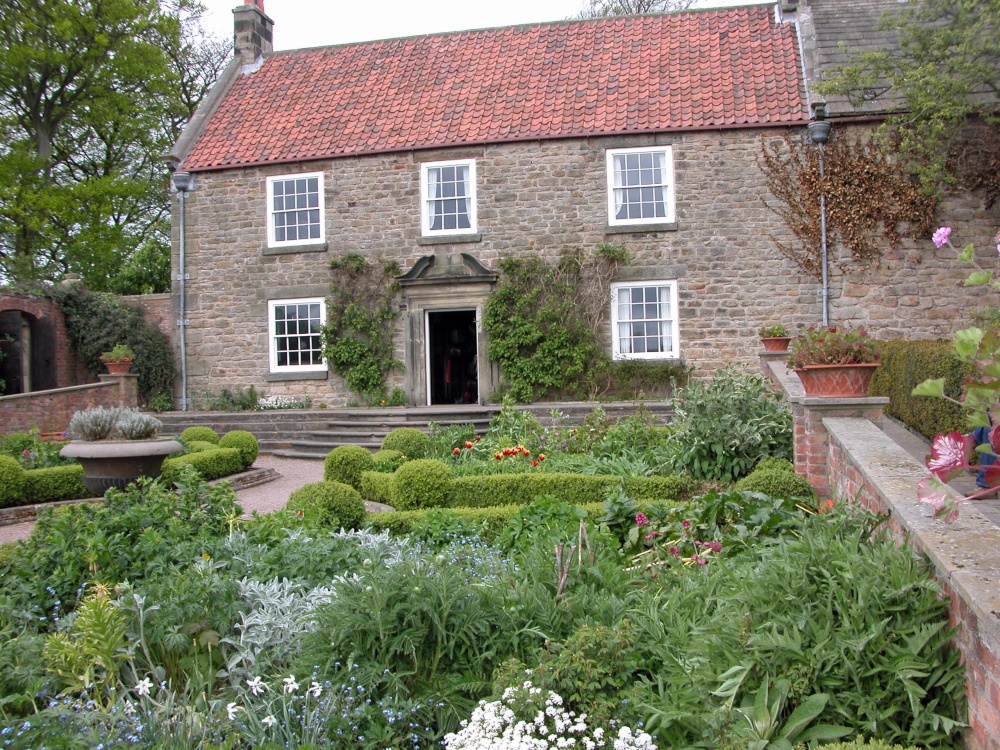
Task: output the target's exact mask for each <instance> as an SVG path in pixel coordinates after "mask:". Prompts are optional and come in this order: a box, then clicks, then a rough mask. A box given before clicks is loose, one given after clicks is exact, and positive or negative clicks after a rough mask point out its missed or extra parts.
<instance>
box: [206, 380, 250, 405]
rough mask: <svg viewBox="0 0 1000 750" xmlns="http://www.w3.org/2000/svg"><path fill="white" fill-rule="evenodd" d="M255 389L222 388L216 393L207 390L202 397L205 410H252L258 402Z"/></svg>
mask: <svg viewBox="0 0 1000 750" xmlns="http://www.w3.org/2000/svg"><path fill="white" fill-rule="evenodd" d="M258 401H259V399H258V397H257V389H256V388H254V387H253V386H252V385H251V386H249V387H248V388H223V389H222V390H221V391H220V392H219V394H218V395H215V394H214V393H212V392H208V393H207V394H205V396H204V397H203V399H202V402H203V408H204V409H205V410H206V411H254V410H255V409H256V408H257V404H258Z"/></svg>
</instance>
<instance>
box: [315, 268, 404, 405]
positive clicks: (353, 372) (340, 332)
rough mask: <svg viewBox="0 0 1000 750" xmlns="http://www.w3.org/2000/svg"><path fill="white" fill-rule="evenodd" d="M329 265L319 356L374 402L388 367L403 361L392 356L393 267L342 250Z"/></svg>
mask: <svg viewBox="0 0 1000 750" xmlns="http://www.w3.org/2000/svg"><path fill="white" fill-rule="evenodd" d="M330 270H331V272H332V277H333V279H332V281H331V284H330V298H329V300H328V301H327V324H326V325H325V326H324V327H323V356H324V357H325V358H326V361H327V362H328V363H329V364H330V366H331V367H332V368H333V371H334V372H335V373H337V374H338V375H340V376H341V377H342V378H344V381H345V382H346V383H347V387H348V388H350V389H351V390H352V391H354V392H355V393H357V394H358V395H359V396H361V397H362V398H363V399H364V401H365V403H367V404H369V405H375V404H378V403H379V402H381V401H382V400H383V399H385V397H386V379H387V377H388V374H389V371H390V370H391V369H393V368H394V367H402V366H403V365H402V363H400V362H399V361H398V360H396V359H394V358H393V356H392V354H393V321H394V320H395V319H396V318H397V317H399V307H398V304H397V301H396V292H398V291H399V283H398V282H397V281H396V278H397V277H398V276H399V266H398V265H397V264H396V263H395V262H394V261H388V260H384V259H379V260H378V261H376V262H372V261H369V260H367V259H366V258H365V257H363V256H362V255H359V254H358V253H347V254H345V255H343V256H341V257H339V258H334V259H333V260H332V261H330Z"/></svg>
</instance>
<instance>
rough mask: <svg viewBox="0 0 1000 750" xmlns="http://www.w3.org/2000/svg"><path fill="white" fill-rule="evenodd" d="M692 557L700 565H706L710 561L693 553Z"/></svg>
mask: <svg viewBox="0 0 1000 750" xmlns="http://www.w3.org/2000/svg"><path fill="white" fill-rule="evenodd" d="M691 559H692V560H694V561H695V562H696V563H698V564H699V565H706V564H707V563H708V560H704V559H702V558H700V557H698V555H692V556H691Z"/></svg>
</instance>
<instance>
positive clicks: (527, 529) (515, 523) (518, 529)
mask: <svg viewBox="0 0 1000 750" xmlns="http://www.w3.org/2000/svg"><path fill="white" fill-rule="evenodd" d="M586 517H587V511H585V510H584V509H583V508H582V507H580V506H579V505H573V504H571V503H566V502H563V501H562V500H560V499H559V498H558V497H556V496H555V495H538V496H537V497H535V498H533V499H532V500H531V502H530V503H526V504H524V505H522V506H521V507H520V508H518V510H517V513H515V514H514V517H513V518H512V519H511V520H510V523H509V524H507V528H506V529H504V532H503V534H502V535H501V536H500V540H499V543H500V545H501V546H502V547H505V548H507V549H522V550H523V549H526V548H528V547H531V546H533V545H539V544H542V545H543V546H544V547H546V548H548V547H550V546H552V544H553V543H556V544H558V543H560V542H567V541H571V540H573V539H576V537H577V535H578V533H579V531H580V525H581V523H582V521H583V519H585V518H586Z"/></svg>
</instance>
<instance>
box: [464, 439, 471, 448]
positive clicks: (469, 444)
mask: <svg viewBox="0 0 1000 750" xmlns="http://www.w3.org/2000/svg"><path fill="white" fill-rule="evenodd" d="M465 447H466V448H471V447H472V443H471V442H470V441H468V440H466V441H465Z"/></svg>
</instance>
